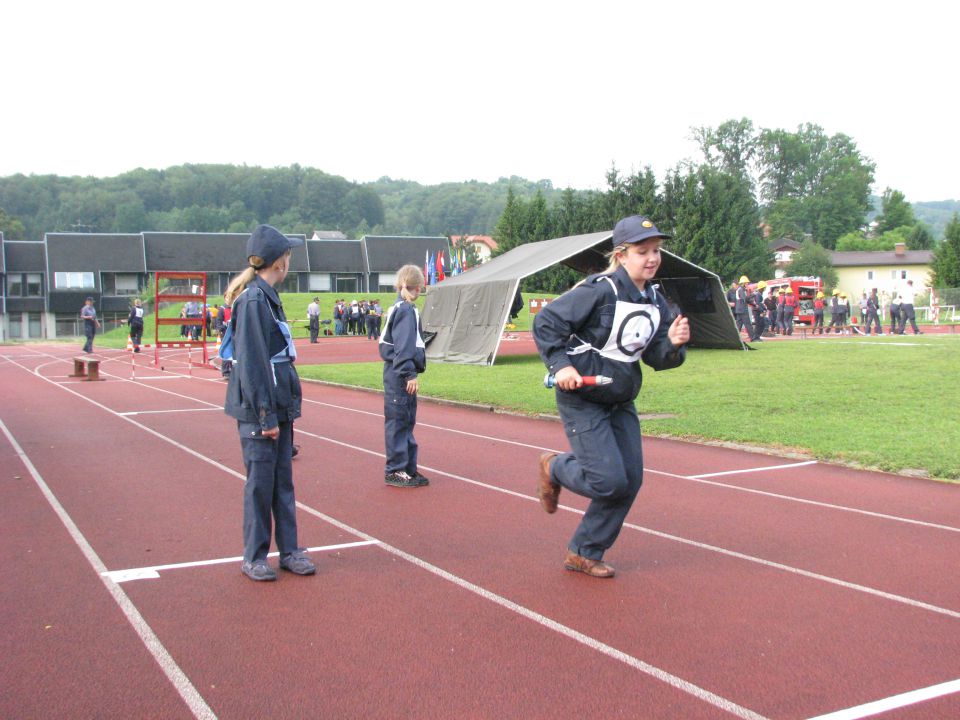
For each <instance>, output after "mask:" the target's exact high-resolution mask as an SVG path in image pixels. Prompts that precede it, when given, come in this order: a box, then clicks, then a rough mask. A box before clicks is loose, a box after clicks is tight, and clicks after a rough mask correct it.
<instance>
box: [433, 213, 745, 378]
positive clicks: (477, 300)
mask: <svg viewBox="0 0 960 720" xmlns="http://www.w3.org/2000/svg"><path fill="white" fill-rule="evenodd" d="M612 237H613V236H612V234H611V233H610V232H599V233H591V234H589V235H574V236H571V237H564V238H557V239H555V240H543V241H541V242H535V243H527V244H526V245H520V246H519V247H516V248H514V249H513V250H511V251H509V252H506V253H504V254H503V255H500V256H499V257H495V258H494V259H493V260H491V261H490V262H487V263H485V264H483V265H480V266H478V267H475V268H472V269H470V270H468V271H467V272H465V273H462V274H460V275H455V276H453V277H450V278H447V279H446V280H444V281H443V282H442V283H439V284H437V285H431V286H430V288H429V291H428V292H427V295H426V298H425V299H424V306H423V313H422V321H423V329H424V330H425V331H429V332H434V333H436V337H435V338H434V339H433V340H432V342H431V343H430V345H429V346H428V347H427V357H428V358H429V359H430V360H440V361H443V362H453V363H463V364H471V365H492V364H493V362H494V360H495V359H496V356H497V350H498V348H499V347H500V339H501V337H502V335H503V329H504V326H505V325H506V323H507V319H508V313H509V311H510V306H511V305H512V304H513V299H514V296H515V295H516V292H517V288H518V287H519V285H520V281H521V280H522V279H523V278H525V277H527V276H529V275H533V274H534V273H537V272H539V271H541V270H544V269H546V268H548V267H550V266H551V265H555V264H556V263H563V264H564V265H567V266H569V267H571V268H573V269H575V270H578V271H580V272H583V273H588V274H589V273H594V272H601V271H603V270H604V269H605V268H606V266H607V260H606V256H605V253H607V252H609V251H610V249H611V242H612ZM662 258H663V261H662V263H661V265H660V270H659V271H658V273H657V279H656V282H657V283H659V285H660V289H661V290H662V291H663V293H664V295H666V297H667V299H668V300H670V301H671V302H673V303H675V304H676V305H677V306H679V307H680V309H681V310H682V311H683V312H684V314H686V315H687V316H688V317H689V318H690V334H691V340H690V345H691V346H692V347H705V348H732V349H740V350H742V349H744V348H745V346H744V344H743V341H742V340H741V338H740V334H739V333H738V332H737V328H736V325H735V323H734V319H733V314H732V313H731V312H730V306H729V305H728V304H727V301H726V295H725V294H724V290H723V286H722V285H721V283H720V278H719V277H718V276H717V275H716V274H714V273H712V272H710V271H709V270H704V269H703V268H701V267H698V266H696V265H694V264H693V263H690V262H687V261H686V260H684V259H683V258H681V257H678V256H676V255H674V254H672V253H670V252H667V251H666V250H664V251H662ZM523 312H526V309H524V310H523Z"/></svg>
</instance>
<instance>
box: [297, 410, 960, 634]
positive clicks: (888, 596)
mask: <svg viewBox="0 0 960 720" xmlns="http://www.w3.org/2000/svg"><path fill="white" fill-rule="evenodd" d="M297 435H307V436H309V437H313V438H317V439H318V440H323V441H326V442H329V443H332V444H334V445H340V446H341V447H345V448H350V449H351V450H355V451H357V452H361V453H365V454H367V455H373V456H376V457H384V454H383V453H381V452H376V451H374V450H367V449H366V448H361V447H357V446H355V445H351V444H350V443H345V442H341V441H339V440H334V439H332V438H328V437H323V436H322V435H316V434H314V433H312V432H310V431H308V430H302V429H299V428H298V429H297ZM423 469H424V470H426V471H427V472H430V473H435V474H437V475H444V476H446V477H449V478H451V479H453V480H459V481H461V482H465V483H468V484H470V485H476V486H478V487H482V488H486V489H488V490H493V491H495V492H499V493H503V494H504V495H511V496H513V497H517V498H522V499H523V500H529V501H532V502H539V500H538V499H537V498H535V497H533V496H532V495H526V494H524V493H519V492H515V491H514V490H508V489H506V488H502V487H499V486H497V485H491V484H489V483H485V482H481V481H480V480H472V479H470V478H466V477H463V476H462V475H455V474H453V473H449V472H445V471H444V470H440V469H439V468H434V467H429V466H427V465H424V466H423ZM559 507H560V508H562V509H563V510H566V511H567V512H571V513H574V514H576V515H583V513H584V511H583V510H578V509H577V508H573V507H569V506H568V505H559ZM623 526H624V527H626V528H630V529H632V530H637V531H639V532H642V533H646V534H648V535H654V536H656V537H659V538H662V539H664V540H672V541H674V542H679V543H682V544H684V545H690V546H691V547H695V548H698V549H700V550H707V551H709V552H715V553H719V554H721V555H726V556H729V557H734V558H737V559H739V560H746V561H747V562H752V563H757V564H758V565H763V566H765V567H769V568H774V569H776V570H782V571H784V572H788V573H792V574H794V575H801V576H803V577H806V578H810V579H812V580H818V581H820V582H825V583H828V584H830V585H836V586H838V587H842V588H845V589H847V590H854V591H856V592H861V593H866V594H867V595H872V596H874V597H879V598H883V599H885V600H892V601H894V602H898V603H901V604H903V605H909V606H910V607H915V608H920V609H922V610H928V611H930V612H934V613H938V614H940V615H946V616H948V617H953V618H960V612H957V611H956V610H950V609H949V608H942V607H940V606H938V605H932V604H930V603H925V602H923V601H921V600H914V599H913V598H908V597H905V596H903V595H895V594H894V593H888V592H885V591H883V590H878V589H876V588H872V587H869V586H867V585H859V584H857V583H852V582H847V581H846V580H841V579H839V578H835V577H831V576H829V575H821V574H820V573H815V572H813V571H811V570H804V569H802V568H798V567H793V566H792V565H784V564H782V563H778V562H774V561H773V560H765V559H764V558H761V557H757V556H755V555H747V554H745V553H741V552H737V551H736V550H727V549H726V548H722V547H718V546H716V545H709V544H707V543H702V542H699V541H697V540H690V539H688V538H684V537H681V536H679V535H671V534H669V533H665V532H661V531H659V530H654V529H652V528H647V527H643V526H642V525H635V524H633V523H624V524H623Z"/></svg>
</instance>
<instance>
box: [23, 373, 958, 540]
mask: <svg viewBox="0 0 960 720" xmlns="http://www.w3.org/2000/svg"><path fill="white" fill-rule="evenodd" d="M47 357H55V356H52V355H48V356H47ZM60 360H62V361H63V362H68V360H66V359H62V358H61V359H60ZM47 364H50V363H47ZM20 367H23V366H20ZM40 367H45V365H43V366H40ZM24 369H26V368H24ZM38 369H39V367H38V368H37V370H38ZM34 374H35V375H38V377H45V376H43V375H39V374H38V373H37V372H36V370H35V371H34ZM111 377H117V376H111ZM176 377H187V376H176ZM117 379H118V380H121V381H123V382H134V384H136V385H141V387H145V388H148V389H150V390H155V391H156V392H162V393H167V394H169V395H174V396H176V397H181V398H185V399H187V400H193V401H194V402H199V403H203V404H206V405H210V406H211V407H216V408H221V407H222V406H221V405H216V404H214V403H209V402H206V401H204V400H200V399H197V398H193V397H191V396H189V395H183V394H181V393H176V392H173V391H172V390H164V389H163V388H158V387H154V386H152V385H145V384H142V383H139V382H135V381H131V380H129V379H127V378H121V377H117ZM193 379H195V380H196V379H200V380H205V381H206V380H207V379H206V378H193ZM209 382H219V380H209ZM60 384H63V383H60ZM304 402H308V403H311V404H314V405H323V406H325V407H329V408H333V409H335V410H345V411H348V412H352V413H358V414H360V415H368V416H371V417H377V418H382V417H383V413H375V412H371V411H369V410H359V409H357V408H352V407H347V406H345V405H336V404H333V403H328V402H323V401H320V400H312V399H309V398H304ZM417 424H418V425H419V426H420V427H426V428H431V429H434V430H440V431H443V432H450V433H454V434H457V435H464V436H467V437H474V438H479V439H481V440H490V441H493V442H499V443H503V444H506V445H514V446H517V447H524V448H529V449H532V450H540V451H541V452H563V451H562V450H558V449H556V448H549V447H544V446H542V445H533V444H530V443H522V442H518V441H516V440H509V439H507V438H502V437H497V436H494V435H481V434H479V433H472V432H468V431H465V430H457V429H454V428H449V427H443V426H441V425H431V424H429V423H423V422H418V423H417ZM297 432H301V431H300V430H297ZM314 437H317V438H319V439H321V440H328V441H330V442H335V441H333V440H331V439H330V438H324V437H321V436H319V435H315V436H314ZM348 447H352V446H348ZM816 462H817V461H816V460H812V461H807V462H804V463H797V465H796V466H800V465H804V464H814V463H816ZM779 467H791V466H790V465H781V466H779ZM643 471H644V472H647V473H654V474H656V475H663V476H664V477H671V478H674V479H677V480H687V481H689V482H697V483H702V484H704V485H713V486H715V487H722V488H725V489H728V490H735V491H738V492H746V493H752V494H754V495H763V496H766V497H770V498H775V499H777V500H785V501H787V502H795V503H800V504H802V505H812V506H815V507H822V508H827V509H829V510H835V511H838V512H848V513H853V514H856V515H865V516H867V517H873V518H878V519H881V520H891V521H894V522H901V523H906V524H909V525H917V526H919V527H926V528H931V529H934V530H946V531H948V532H960V527H953V526H950V525H942V524H939V523H932V522H927V521H924V520H915V519H913V518H907V517H902V516H899V515H889V514H887V513H879V512H874V511H871V510H862V509H860V508H854V507H849V506H847V505H836V504H834V503H827V502H821V501H819V500H808V499H806V498H800V497H796V496H794V495H784V494H782V493H773V492H768V491H764V490H757V489H754V488H749V487H743V486H741V485H730V484H728V483H720V482H715V481H710V480H707V479H705V478H709V477H713V476H715V475H719V474H723V473H713V474H706V475H678V474H677V473H671V472H667V471H665V470H654V469H653V468H648V467H645V468H644V469H643ZM737 472H743V471H738V470H734V471H729V472H728V473H727V474H735V473H737Z"/></svg>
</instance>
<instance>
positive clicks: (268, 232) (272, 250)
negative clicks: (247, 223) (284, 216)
mask: <svg viewBox="0 0 960 720" xmlns="http://www.w3.org/2000/svg"><path fill="white" fill-rule="evenodd" d="M298 245H303V238H292V237H287V236H286V235H284V234H283V233H282V232H280V231H279V230H277V229H276V228H275V227H273V226H272V225H260V226H258V227H257V229H256V230H254V231H253V233H252V234H251V235H250V239H249V240H247V257H248V258H249V257H250V256H252V255H256V256H257V257H258V258H263V263H264V266H265V267H268V266H270V265H273V263H274V262H276V260H277V258H279V257H280V256H281V255H283V254H284V253H285V252H286V251H287V250H290V249H292V248H295V247H297V246H298Z"/></svg>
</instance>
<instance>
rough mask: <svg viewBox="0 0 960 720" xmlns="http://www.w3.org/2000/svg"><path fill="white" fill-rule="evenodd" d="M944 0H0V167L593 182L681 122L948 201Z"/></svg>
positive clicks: (652, 151) (676, 146) (948, 41)
mask: <svg viewBox="0 0 960 720" xmlns="http://www.w3.org/2000/svg"><path fill="white" fill-rule="evenodd" d="M958 19H960V10H958V6H954V5H952V4H950V3H940V2H936V3H935V2H929V1H928V0H914V1H913V2H910V3H897V4H891V3H886V2H881V3H863V4H862V5H861V4H860V3H846V2H842V0H831V1H830V2H820V1H819V0H813V1H811V0H808V1H807V2H803V3H797V2H791V3H783V2H776V0H767V2H738V1H736V0H728V2H722V3H720V2H694V1H692V0H672V1H669V2H659V3H649V2H643V1H642V0H633V1H632V2H603V1H602V0H593V1H592V2H587V1H585V0H579V1H578V2H566V1H561V0H552V1H551V2H539V1H537V2H526V1H525V0H512V2H500V0H485V1H483V2H470V3H467V2H456V0H447V1H446V2H422V1H420V0H408V1H407V2H400V1H395V2H368V1H366V0H339V1H338V2H330V1H326V2H325V1H323V0H315V1H314V2H284V1H283V0H274V1H273V2H269V3H267V2H262V1H261V2H246V1H245V0H234V1H233V2H220V1H219V0H216V1H215V0H192V1H191V2H180V1H179V0H172V1H171V0H168V1H167V2H165V3H141V2H135V1H130V0H126V1H125V2H105V1H101V0H88V1H87V2H63V3H59V2H49V1H48V0H29V1H23V2H14V3H8V4H6V6H5V8H4V11H3V32H2V37H0V63H2V64H0V67H2V68H3V73H2V76H0V77H2V78H3V82H2V85H0V86H2V87H3V90H4V92H3V98H4V100H5V102H4V107H3V109H2V111H0V176H5V175H11V174H14V173H25V174H30V173H37V174H45V173H55V174H58V175H96V176H111V175H117V174H119V173H122V172H125V171H128V170H132V169H134V168H136V167H146V168H165V167H169V166H171V165H179V164H182V163H233V164H243V163H246V164H247V165H260V166H265V167H274V166H283V165H290V164H292V163H299V164H300V165H302V166H310V167H316V168H319V169H321V170H323V171H325V172H328V173H332V174H337V175H342V176H344V177H346V178H348V179H350V180H357V181H361V182H362V181H369V180H375V179H377V178H379V177H381V176H384V175H388V176H390V177H392V178H395V179H398V178H404V179H409V180H416V181H418V182H421V183H426V184H433V183H438V182H444V181H463V180H471V179H476V180H480V181H494V180H496V179H497V178H499V177H504V176H510V175H519V176H522V177H525V178H527V179H530V180H539V179H549V180H552V181H553V183H554V185H555V186H558V187H566V186H571V187H575V188H582V189H585V188H596V187H600V186H602V184H603V182H604V172H605V171H606V170H607V169H608V168H609V167H610V166H611V164H612V163H615V164H616V165H617V167H618V168H620V169H621V170H624V171H627V172H629V171H631V170H634V169H640V168H642V167H643V166H645V165H651V166H652V167H653V169H654V172H655V173H656V175H657V177H658V178H660V179H662V178H663V176H664V173H665V172H666V171H667V170H668V169H669V168H671V167H673V166H674V165H675V164H676V163H677V162H679V161H681V160H683V159H685V158H691V159H699V152H698V150H697V147H696V144H695V143H694V142H693V141H692V140H691V132H690V128H691V127H699V126H709V127H716V126H717V125H719V124H720V123H722V122H723V121H725V120H728V119H739V118H743V117H746V118H749V119H750V120H752V121H753V123H754V126H755V127H756V128H762V127H763V128H784V129H789V130H795V129H796V128H797V126H798V125H800V124H802V123H807V122H809V123H813V124H816V125H820V126H821V127H823V129H824V130H825V131H826V132H827V133H828V134H830V135H833V134H835V133H844V134H846V135H849V136H850V137H852V138H853V140H854V141H855V142H856V144H857V147H858V148H859V149H860V151H861V152H862V153H863V154H864V155H866V156H867V157H869V158H871V159H872V160H873V161H874V162H875V163H876V165H877V170H876V184H875V186H874V191H875V192H877V193H878V194H879V193H881V192H882V191H883V189H884V188H885V187H887V186H890V187H893V188H895V189H898V190H901V191H903V192H904V193H905V194H906V196H907V199H908V200H910V201H921V200H943V199H953V198H960V179H958V178H960V174H958V168H960V142H958V138H957V128H958V126H960V115H958V112H957V111H958V105H960V101H958V95H957V80H958V78H957V75H958V72H957V71H958V68H960V62H958V56H957V51H956V36H957V28H958V22H957V21H958Z"/></svg>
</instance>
